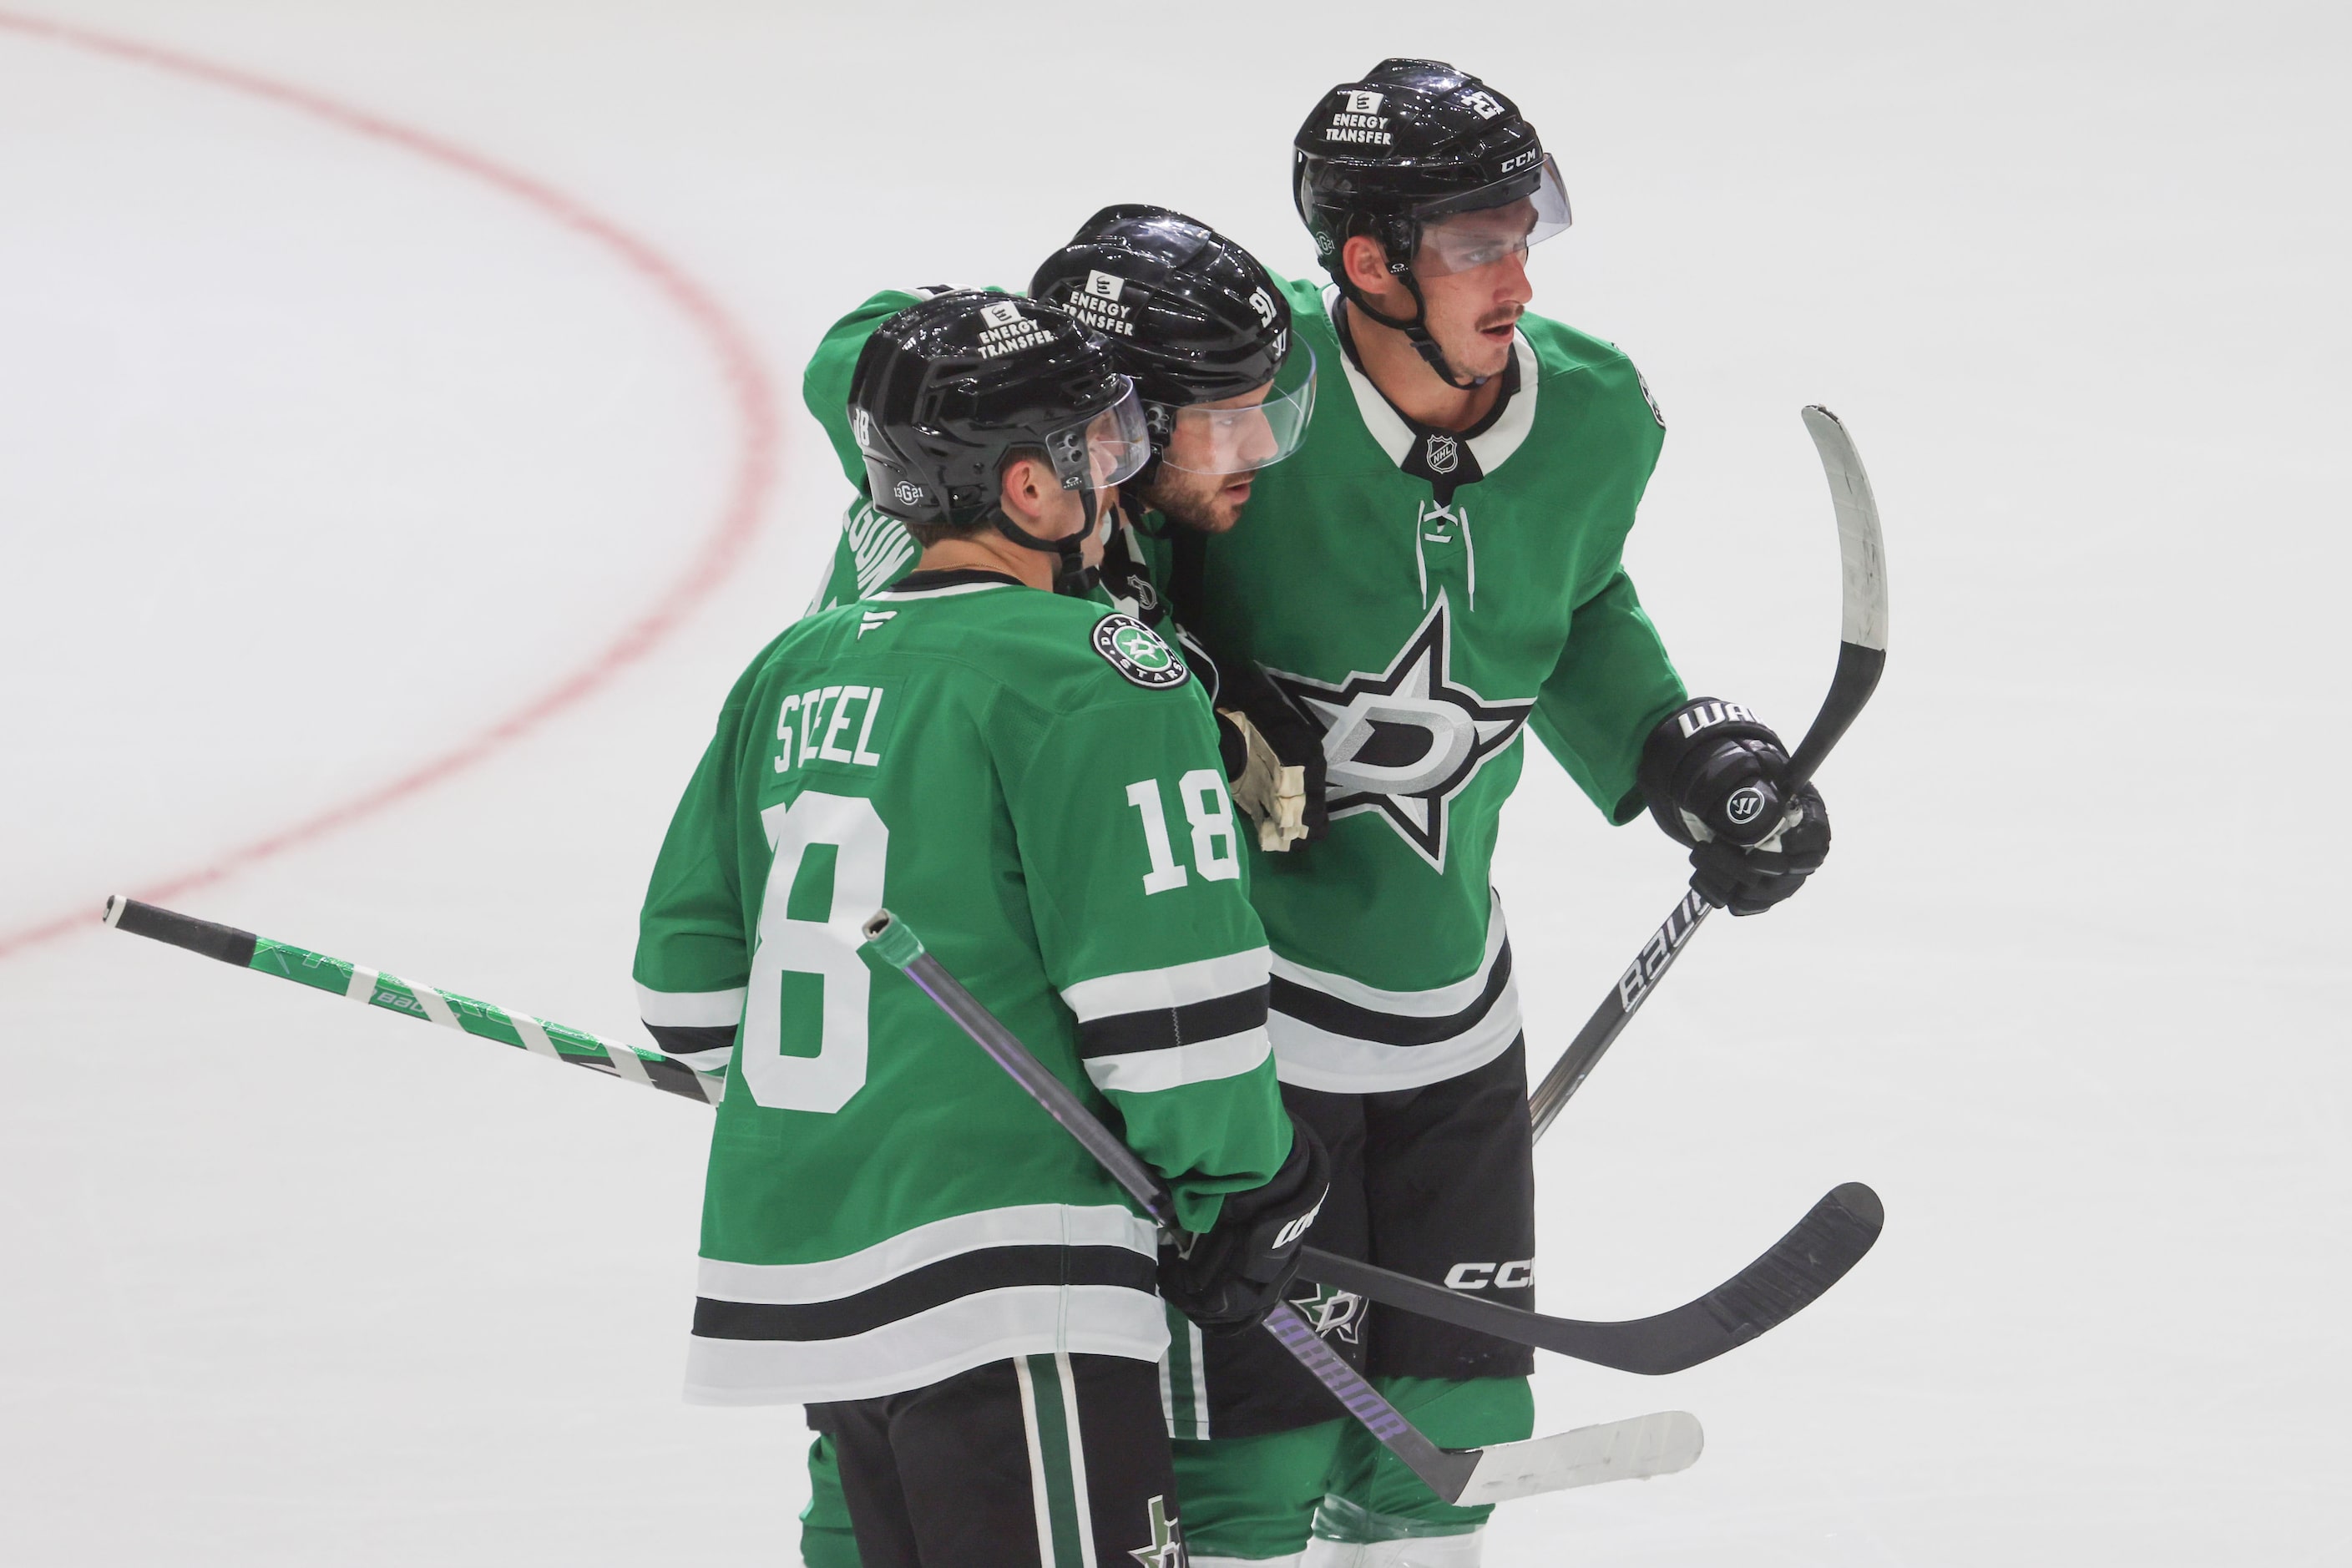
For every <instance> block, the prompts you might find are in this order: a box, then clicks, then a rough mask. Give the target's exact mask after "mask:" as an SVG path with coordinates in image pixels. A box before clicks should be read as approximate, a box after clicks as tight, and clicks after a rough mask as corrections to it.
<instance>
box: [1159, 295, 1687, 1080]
mask: <svg viewBox="0 0 2352 1568" xmlns="http://www.w3.org/2000/svg"><path fill="white" fill-rule="evenodd" d="M1285 287H1286V289H1287V291H1288V293H1289V297H1290V306H1291V312H1292V318H1291V319H1292V321H1293V322H1294V323H1295V330H1296V331H1297V333H1298V335H1299V337H1300V339H1301V341H1303V342H1307V343H1308V344H1309V345H1311V346H1312V347H1313V348H1314V350H1315V352H1316V354H1317V356H1318V360H1319V362H1320V363H1322V364H1325V365H1328V366H1330V367H1332V368H1331V371H1330V372H1329V373H1327V374H1325V375H1324V377H1323V384H1322V385H1321V386H1320V387H1318V390H1317V399H1316V406H1315V422H1314V425H1313V426H1312V427H1311V428H1310V429H1309V430H1308V431H1307V440H1306V444H1305V445H1304V446H1303V447H1301V448H1300V449H1299V450H1298V452H1297V454H1296V455H1294V456H1293V457H1291V458H1289V459H1288V460H1287V461H1286V462H1283V463H1281V464H1278V465H1276V467H1274V468H1268V469H1266V470H1265V471H1264V472H1263V473H1261V474H1259V475H1258V477H1257V483H1256V487H1255V490H1254V491H1253V493H1252V495H1251V498H1250V503H1249V507H1248V510H1247V511H1246V512H1245V513H1244V516H1243V519H1242V521H1241V524H1240V526H1239V527H1237V528H1235V529H1234V531H1232V532H1230V533H1225V534H1220V535H1218V536H1216V537H1215V538H1213V539H1212V540H1210V541H1209V542H1208V545H1207V552H1206V562H1205V565H1204V568H1203V575H1202V602H1201V603H1200V604H1199V605H1193V604H1192V603H1190V602H1187V603H1185V604H1183V605H1180V608H1181V611H1182V613H1183V614H1184V616H1186V618H1187V624H1188V625H1190V626H1192V629H1193V630H1194V631H1196V632H1198V633H1200V634H1201V636H1202V638H1203V640H1205V641H1206V642H1207V644H1208V645H1209V646H1210V647H1213V648H1214V649H1216V650H1217V652H1218V654H1219V656H1220V657H1241V658H1250V659H1254V660H1255V661H1256V662H1257V663H1258V664H1260V665H1262V666H1263V667H1265V669H1266V670H1267V672H1268V673H1269V674H1270V675H1271V676H1273V677H1274V679H1275V680H1276V684H1277V685H1278V686H1280V687H1281V688H1282V689H1284V690H1285V691H1286V693H1287V694H1288V695H1289V696H1290V697H1291V698H1292V699H1293V700H1295V701H1296V702H1297V704H1298V706H1299V707H1301V708H1302V709H1303V710H1306V711H1307V713H1308V714H1309V715H1310V716H1312V717H1313V718H1314V719H1316V720H1317V721H1318V722H1319V723H1320V724H1321V725H1322V726H1323V729H1324V731H1325V733H1324V754H1325V757H1326V759H1327V761H1328V767H1329V788H1328V795H1327V803H1328V806H1329V808H1330V812H1331V818H1332V822H1331V835H1330V837H1328V839H1326V840H1324V841H1322V842H1320V843H1318V844H1315V845H1312V846H1310V847H1307V851H1306V852H1305V853H1303V854H1301V853H1293V854H1287V855H1264V856H1262V855H1258V854H1257V853H1256V852H1255V848H1254V847H1253V850H1252V858H1253V862H1254V863H1253V866H1252V868H1251V870H1252V876H1253V878H1254V882H1253V885H1252V894H1251V896H1252V899H1253V900H1254V901H1255V904H1256V906H1257V910H1258V914H1259V918H1260V919H1262V920H1263V921H1265V927H1266V933H1267V936H1268V939H1269V940H1270V941H1271V942H1272V944H1273V948H1274V953H1275V963H1274V972H1275V979H1274V989H1273V1006H1274V1013H1273V1016H1272V1019H1271V1027H1272V1030H1273V1034H1274V1042H1275V1054H1276V1058H1277V1060H1278V1062H1279V1064H1280V1070H1281V1075H1282V1077H1283V1079H1284V1080H1285V1081H1286V1082H1293V1083H1297V1084H1301V1085H1304V1086H1306V1087H1307V1088H1310V1089H1327V1090H1332V1091H1339V1092H1355V1093H1363V1092H1371V1091H1376V1090H1383V1089H1409V1088H1412V1087H1415V1086H1417V1085H1421V1084H1426V1083H1433V1082H1436V1081H1439V1080H1441V1079H1447V1078H1451V1077H1454V1075H1456V1074H1459V1073H1463V1072H1466V1071H1469V1070H1470V1069H1472V1068H1475V1067H1478V1066H1481V1065H1483V1064H1484V1063H1485V1062H1486V1061H1489V1060H1491V1059H1493V1058H1495V1057H1496V1056H1498V1055H1500V1054H1501V1053H1502V1052H1503V1051H1505V1050H1506V1049H1507V1048H1508V1047H1509V1046H1510V1043H1511V1041H1512V1039H1513V1038H1514V1037H1516V1036H1517V1034H1518V1031H1519V1009H1518V998H1517V991H1516V989H1515V987H1514V985H1513V983H1512V978H1511V956H1510V948H1509V943H1508V941H1507V936H1506V933H1505V931H1504V926H1503V921H1502V917H1501V914H1500V911H1499V909H1498V908H1497V907H1496V904H1495V902H1494V897H1493V893H1492V891H1491V889H1490V885H1489V881H1488V871H1489V868H1490V867H1491V864H1492V862H1493V859H1494V854H1495V838H1496V826H1497V822H1498V818H1499V816H1500V814H1501V811H1502V806H1503V802H1504V800H1505V798H1506V797H1507V796H1508V795H1509V794H1510V793H1511V789H1512V787H1513V786H1514V785H1515V784H1517V782H1518V776H1519V768H1520V752H1519V749H1518V745H1517V742H1518V740H1519V737H1520V732H1521V731H1522V730H1523V729H1528V728H1532V729H1533V730H1534V731H1535V732H1536V734H1537V736H1538V738H1540V739H1541V740H1542V741H1543V742H1544V744H1545V745H1546V746H1547V747H1549V749H1550V751H1551V752H1553V754H1554V755H1555V756H1557V757H1558V758H1559V761H1560V763H1562V764H1563V765H1564V766H1565V767H1566V768H1567V769H1568V772H1569V773H1570V775H1571V776H1573V777H1574V778H1575V780H1576V782H1577V784H1579V785H1580V787H1581V788H1582V789H1583V791H1584V793H1585V794H1586V795H1589V796H1590V797H1591V799H1592V801H1593V803H1594V804H1595V805H1598V806H1599V807H1600V808H1601V811H1602V812H1603V813H1604V814H1606V815H1607V816H1610V817H1611V819H1612V820H1613V821H1619V822H1622V821H1626V820H1629V819H1630V818H1631V817H1632V816H1633V815H1635V813H1636V812H1637V811H1638V810H1639V801H1638V798H1637V797H1635V796H1634V795H1633V773H1634V768H1635V764H1636V763H1637V762H1638V760H1639V757H1640V752H1641V747H1642V742H1643V739H1644V738H1645V737H1646V736H1647V735H1648V733H1649V731H1650V730H1651V729H1652V728H1653V727H1654V725H1655V724H1656V723H1657V721H1659V720H1661V719H1662V718H1664V716H1665V715H1666V714H1667V713H1668V712H1670V711H1672V710H1673V709H1674V708H1675V706H1677V705H1678V704H1679V703H1680V702H1682V700H1684V691H1683V685H1682V681H1681V679H1680V678H1679V677H1678V676H1676V674H1675V669H1674V667H1673V665H1672V664H1671V663H1670V662H1669V661H1668V660H1667V658H1666V654H1665V650H1664V647H1663V646H1661V644H1660V642H1659V639H1658V637H1657V634H1656V632H1655V630H1654V628H1653V627H1652V626H1651V624H1650V622H1649V619H1648V617H1646V616H1644V615H1643V613H1642V607H1641V604H1640V602H1639V601H1638V600H1637V599H1636V598H1635V596H1634V593H1633V583H1632V582H1631V581H1630V580H1629V579H1628V578H1627V577H1626V575H1625V572H1624V568H1623V566H1622V564H1621V562H1620V553H1621V551H1622V546H1623V543H1624V540H1625V535H1626V531H1627V530H1629V529H1630V528H1631V527H1632V526H1633V514H1634V510H1635V508H1636V507H1637V506H1638V505H1639V504H1640V501H1641V499H1642V492H1643V489H1644V487H1646V485H1647V484H1648V482H1649V478H1650V472H1651V469H1652V468H1654V465H1655V464H1656V461H1657V457H1658V450H1659V447H1660V446H1661V444H1662V443H1663V441H1664V420H1663V419H1661V418H1660V417H1659V416H1658V414H1657V410H1656V407H1655V405H1654V404H1653V403H1652V402H1651V400H1650V397H1649V393H1648V389H1647V388H1646V387H1645V386H1644V385H1643V383H1642V380H1641V377H1640V376H1639V375H1638V374H1636V373H1635V371H1634V369H1633V364H1632V363H1631V362H1630V361H1629V360H1627V359H1626V357H1625V356H1624V355H1623V354H1622V353H1620V352H1619V351H1618V350H1617V349H1615V348H1614V347H1612V346H1611V345H1610V344H1608V343H1605V342H1601V341H1599V340H1598V339H1595V338H1591V337H1588V336H1586V335H1584V334H1583V333H1581V332H1579V331H1575V330H1573V329H1572V328H1569V327H1566V326H1562V325H1560V324H1559V323H1558V322H1556V321H1546V320H1544V319H1543V318H1541V317H1538V316H1532V315H1530V316H1526V317H1523V318H1522V319H1521V321H1520V323H1519V335H1518V341H1517V353H1516V354H1515V356H1514V360H1513V363H1511V365H1510V366H1509V368H1508V369H1507V371H1506V373H1505V374H1506V381H1505V384H1504V395H1503V396H1502V398H1501V399H1500V400H1499V401H1498V402H1497V404H1496V407H1495V409H1494V410H1493V412H1492V414H1491V415H1490V416H1488V417H1487V418H1486V420H1485V421H1483V422H1482V425H1481V426H1479V427H1477V428H1475V429H1472V430H1469V431H1466V432H1462V433H1458V434H1456V433H1449V432H1444V431H1438V430H1432V429H1427V428H1423V427H1417V426H1413V425H1412V424H1411V423H1409V422H1408V421H1407V420H1406V419H1405V418H1404V417H1403V416H1401V415H1400V414H1399V413H1398V412H1397V411H1396V410H1395V409H1394V408H1393V407H1392V406H1391V405H1390V404H1389V403H1388V402H1387V400H1386V399H1384V398H1383V397H1382V396H1381V394H1380V392H1379V391H1378V389H1376V388H1375V387H1374V386H1373V385H1372V384H1371V382H1370V380H1369V379H1368V378H1367V377H1366V376H1365V375H1364V374H1362V373H1361V372H1360V370H1358V369H1357V368H1356V366H1355V364H1354V363H1353V361H1352V358H1351V356H1349V354H1347V353H1343V352H1342V351H1341V345H1340V343H1339V336H1338V333H1337V332H1336V331H1335V329H1334V327H1333V324H1332V319H1331V314H1330V308H1331V302H1332V301H1333V300H1336V299H1337V290H1336V289H1335V290H1329V291H1328V293H1327V291H1326V290H1323V289H1318V288H1316V287H1315V286H1314V285H1312V284H1308V283H1290V284H1286V286H1285ZM1563 880H1565V878H1563Z"/></svg>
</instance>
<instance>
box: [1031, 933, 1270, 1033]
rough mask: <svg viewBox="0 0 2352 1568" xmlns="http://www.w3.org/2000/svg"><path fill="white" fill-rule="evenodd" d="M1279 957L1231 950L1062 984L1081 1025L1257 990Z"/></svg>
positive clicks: (1261, 950)
mask: <svg viewBox="0 0 2352 1568" xmlns="http://www.w3.org/2000/svg"><path fill="white" fill-rule="evenodd" d="M1274 962H1275V960H1274V955H1273V954H1272V953H1271V952H1268V951H1267V950H1266V949H1265V948H1263V947H1253V948H1251V949H1249V950H1248V951H1247V952H1229V953H1226V954H1224V955H1223V956H1222V957H1219V958H1203V959H1200V960H1198V961H1196V962H1194V963H1172V964H1170V965H1169V966H1168V967H1167V968H1165V969H1137V970H1131V971H1129V973H1125V974H1105V975H1101V976H1099V977H1097V978H1096V979H1093V980H1081V981H1079V982H1078V983H1077V984H1075V985H1066V986H1064V987H1063V988H1062V1000H1063V1001H1064V1002H1065V1003H1067V1004H1068V1005H1069V1009H1070V1011H1071V1012H1073V1013H1076V1015H1077V1016H1078V1022H1080V1023H1081V1024H1084V1023H1089V1022H1092V1021H1093V1020H1094V1019H1097V1018H1116V1017H1118V1016H1120V1015H1121V1014H1123V1013H1159V1012H1164V1011H1166V1010H1167V1009H1169V1008H1171V1007H1189V1006H1191V1005H1192V1004H1193V1003H1195V1002H1213V1001H1214V1000H1216V999H1217V998H1218V997H1220V996H1231V995H1233V994H1234V993H1236V992H1241V991H1255V990H1256V989H1257V988H1258V987H1260V986H1262V985H1264V984H1265V977H1266V974H1267V973H1268V966H1269V964H1271V963H1274Z"/></svg>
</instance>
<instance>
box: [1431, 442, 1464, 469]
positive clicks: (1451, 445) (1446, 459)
mask: <svg viewBox="0 0 2352 1568" xmlns="http://www.w3.org/2000/svg"><path fill="white" fill-rule="evenodd" d="M1461 461H1462V447H1461V446H1460V445H1459V444H1458V443H1457V442H1455V440H1454V437H1451V436H1444V435H1433V436H1431V437H1430V438H1429V471H1430V472H1431V473H1433V474H1450V473H1452V472H1453V471H1454V466H1455V465H1456V464H1458V463H1460V462H1461Z"/></svg>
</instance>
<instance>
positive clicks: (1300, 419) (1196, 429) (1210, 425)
mask: <svg viewBox="0 0 2352 1568" xmlns="http://www.w3.org/2000/svg"><path fill="white" fill-rule="evenodd" d="M1299 346H1300V347H1301V348H1302V349H1304V350H1305V352H1304V353H1294V354H1292V355H1290V357H1289V358H1287V359H1286V360H1284V361H1283V363H1282V368H1281V369H1280V370H1278V371H1276V373H1275V377H1274V379H1273V380H1272V381H1269V382H1267V383H1266V384H1265V385H1264V386H1261V387H1257V388H1255V389H1253V390H1251V391H1249V392H1245V393H1244V394H1242V395H1240V396H1239V397H1223V398H1219V399H1217V400H1216V401H1215V402H1213V403H1194V404H1189V405H1185V406H1184V407H1182V408H1179V409H1176V410H1175V411H1174V414H1175V417H1174V419H1173V420H1172V421H1171V424H1170V427H1169V431H1168V441H1167V445H1166V447H1164V448H1163V449H1162V450H1161V452H1160V463H1161V464H1162V465H1163V466H1165V467H1167V468H1179V469H1181V470H1182V471H1183V472H1185V473H1188V474H1246V473H1252V472H1255V470H1257V469H1259V468H1269V467H1271V466H1273V465H1274V464H1276V463H1279V462H1280V461H1282V459H1283V458H1287V457H1288V456H1290V455H1291V454H1292V453H1293V452H1296V451H1297V450H1298V447H1299V443H1301V442H1303V441H1305V440H1306V439H1307V421H1308V420H1310V419H1312V418H1313V417H1314V416H1315V351H1314V349H1312V348H1311V347H1307V345H1305V344H1301V345H1299Z"/></svg>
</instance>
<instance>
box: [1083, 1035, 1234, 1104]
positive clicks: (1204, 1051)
mask: <svg viewBox="0 0 2352 1568" xmlns="http://www.w3.org/2000/svg"><path fill="white" fill-rule="evenodd" d="M1273 1049H1274V1042H1273V1040H1272V1039H1271V1038H1270V1037H1268V1035H1267V1034H1266V1031H1265V1030H1264V1029H1262V1028H1260V1029H1248V1030H1244V1032H1242V1033H1241V1034H1238V1035H1227V1036H1225V1037H1223V1039H1216V1040H1191V1041H1187V1042H1186V1043H1185V1044H1183V1045H1181V1046H1167V1047H1162V1048H1160V1049H1159V1050H1156V1051H1129V1052H1127V1053H1126V1054H1125V1055H1122V1056H1116V1057H1088V1058H1087V1077H1088V1078H1090V1079H1094V1084H1095V1087H1096V1088H1097V1089H1102V1090H1103V1091H1105V1092H1106V1093H1108V1091H1110V1090H1112V1089H1118V1091H1120V1092H1121V1093H1123V1094H1154V1093H1157V1092H1158V1091H1159V1090H1160V1089H1179V1088H1181V1087H1182V1086H1183V1085H1185V1084H1188V1083H1211V1082H1213V1081H1214V1080H1216V1079H1221V1078H1233V1077H1235V1076H1237V1075H1239V1074H1242V1073H1245V1072H1247V1071H1249V1070H1250V1069H1251V1068H1254V1067H1255V1066H1257V1064H1258V1063H1260V1062H1262V1061H1264V1060H1265V1058H1267V1056H1268V1055H1270V1054H1271V1053H1272V1052H1273Z"/></svg>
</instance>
